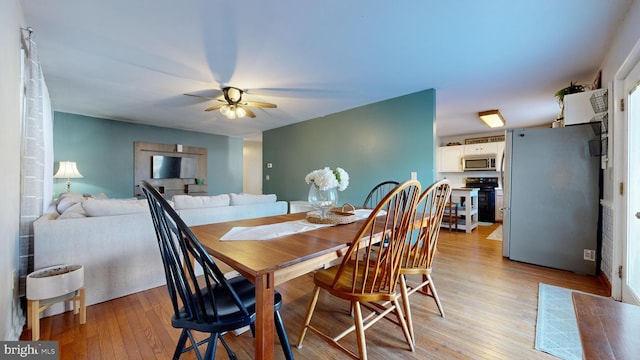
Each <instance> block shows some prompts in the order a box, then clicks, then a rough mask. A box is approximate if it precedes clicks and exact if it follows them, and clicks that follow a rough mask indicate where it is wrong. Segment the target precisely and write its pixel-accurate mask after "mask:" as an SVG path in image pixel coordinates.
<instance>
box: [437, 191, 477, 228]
mask: <svg viewBox="0 0 640 360" xmlns="http://www.w3.org/2000/svg"><path fill="white" fill-rule="evenodd" d="M451 201H453V202H454V203H456V204H458V230H464V231H465V232H467V233H470V232H471V231H473V229H475V228H477V227H478V189H472V188H456V189H453V190H452V191H451ZM448 210H449V207H447V211H448ZM448 217H449V214H448V213H445V214H444V216H443V217H442V222H441V223H440V227H446V228H448V227H449V222H448Z"/></svg>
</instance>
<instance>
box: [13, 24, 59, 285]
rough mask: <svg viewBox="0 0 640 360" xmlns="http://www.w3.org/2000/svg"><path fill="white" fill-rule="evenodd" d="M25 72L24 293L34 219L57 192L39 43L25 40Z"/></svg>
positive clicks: (29, 263) (21, 273)
mask: <svg viewBox="0 0 640 360" xmlns="http://www.w3.org/2000/svg"><path fill="white" fill-rule="evenodd" d="M25 44H26V47H27V48H26V49H25V50H26V52H27V57H26V62H25V67H24V69H25V71H24V74H23V81H24V102H23V105H24V108H23V110H24V111H23V126H22V164H21V166H22V173H21V181H22V184H21V187H22V188H21V191H20V193H21V200H20V280H21V281H20V295H25V281H24V280H25V278H26V276H27V274H28V273H29V272H31V271H33V270H34V269H33V222H34V221H35V220H36V219H37V218H38V217H40V216H41V215H42V213H43V210H44V209H46V208H47V207H48V206H49V205H50V203H51V198H52V194H53V192H52V191H53V190H52V189H53V116H52V111H51V102H50V99H49V91H48V89H47V85H46V84H45V82H44V77H43V75H42V69H41V67H40V62H39V60H38V53H37V46H36V44H35V42H34V41H33V40H32V39H31V37H30V36H29V37H28V38H27V39H25Z"/></svg>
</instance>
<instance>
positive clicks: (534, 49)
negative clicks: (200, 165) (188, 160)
mask: <svg viewBox="0 0 640 360" xmlns="http://www.w3.org/2000/svg"><path fill="white" fill-rule="evenodd" d="M631 1H632V0H518V1H507V0H484V1H478V0H457V1H436V0H406V1H394V2H392V1H380V0H368V1H365V0H351V1H344V0H325V1H320V2H308V1H299V0H278V1H258V0H244V1H233V2H232V1H220V0H215V1H214V0H180V1H176V0H109V1H97V0H85V1H78V0H56V1H52V0H23V1H22V6H23V10H24V13H25V19H26V25H27V26H30V27H32V28H33V29H34V32H33V35H32V38H33V39H34V40H35V42H36V43H37V45H38V52H39V56H40V62H41V64H42V67H43V71H44V75H45V79H46V81H47V85H48V87H49V91H50V94H51V99H52V103H53V107H54V110H56V111H62V112H69V113H76V114H83V115H90V116H95V117H101V118H109V119H116V120H124V121H131V122H136V123H141V124H151V125H157V126H164V127H172V128H178V129H185V130H193V131H201V132H207V133H214V134H221V135H228V136H238V137H245V138H247V137H249V138H251V137H255V135H256V134H259V133H260V132H261V131H263V130H268V129H272V128H277V127H280V126H283V125H287V124H291V123H296V122H300V121H304V120H308V119H312V118H316V117H321V116H324V115H327V114H332V113H335V112H339V111H342V110H346V109H351V108H354V107H358V106H362V105H366V104H369V103H373V102H377V101H381V100H385V99H390V98H394V97H397V96H402V95H406V94H410V93H413V92H417V91H421V90H424V89H429V88H435V89H436V99H437V100H436V102H437V106H436V129H437V134H438V135H439V136H454V135H462V134H473V133H481V132H487V131H488V130H489V129H488V128H486V127H485V126H484V125H483V124H482V123H481V122H480V121H479V120H478V118H477V112H478V111H483V110H488V109H493V108H499V109H500V110H501V112H502V113H503V115H504V117H505V118H506V120H507V125H508V127H520V126H533V125H541V124H547V123H550V122H551V121H552V120H554V119H555V117H556V116H557V114H558V112H559V107H558V104H557V102H556V99H555V98H554V96H553V94H554V93H555V92H556V91H557V90H558V89H560V88H562V87H565V86H567V85H569V82H570V81H579V82H581V83H590V82H591V81H592V79H593V78H594V77H595V75H596V73H597V71H598V67H599V65H600V64H601V63H602V60H603V58H604V55H605V54H606V52H607V50H608V47H609V46H608V45H609V42H610V41H611V39H612V38H613V37H614V36H615V34H616V30H617V27H618V25H619V24H620V23H621V21H622V20H623V19H624V14H625V11H626V9H627V8H628V6H629V5H630V3H631ZM222 86H235V87H239V88H242V89H246V90H247V94H245V97H244V99H245V100H253V101H266V102H273V103H276V104H278V108H277V109H257V108H254V112H255V113H256V115H257V117H256V118H255V119H250V118H244V119H236V120H228V119H226V118H225V117H224V116H222V115H221V114H220V113H219V112H217V111H212V112H204V109H205V108H207V107H209V106H211V105H213V104H214V103H215V102H214V101H206V100H204V99H199V98H195V97H189V96H184V95H183V94H184V93H191V94H200V95H205V96H217V95H220V94H221V92H220V91H219V89H220V88H221V87H222ZM212 89H213V90H216V91H213V90H212Z"/></svg>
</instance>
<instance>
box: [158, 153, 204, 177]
mask: <svg viewBox="0 0 640 360" xmlns="http://www.w3.org/2000/svg"><path fill="white" fill-rule="evenodd" d="M196 170H197V161H196V159H195V158H190V157H177V156H160V155H154V156H153V157H152V158H151V177H152V178H154V179H195V178H196Z"/></svg>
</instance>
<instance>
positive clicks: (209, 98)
mask: <svg viewBox="0 0 640 360" xmlns="http://www.w3.org/2000/svg"><path fill="white" fill-rule="evenodd" d="M182 95H187V96H193V97H197V98H201V99H207V100H216V99H215V98H212V97H208V96H202V95H196V94H182Z"/></svg>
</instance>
